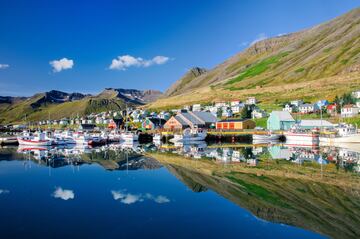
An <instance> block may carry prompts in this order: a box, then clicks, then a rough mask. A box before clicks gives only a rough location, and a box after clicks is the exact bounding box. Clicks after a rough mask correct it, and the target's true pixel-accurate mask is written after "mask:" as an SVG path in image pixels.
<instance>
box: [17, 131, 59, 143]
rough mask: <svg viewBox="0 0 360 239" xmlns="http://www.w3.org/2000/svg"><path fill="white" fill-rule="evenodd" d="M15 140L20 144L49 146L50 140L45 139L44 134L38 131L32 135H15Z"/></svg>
mask: <svg viewBox="0 0 360 239" xmlns="http://www.w3.org/2000/svg"><path fill="white" fill-rule="evenodd" d="M17 140H18V142H19V144H20V145H32V146H50V145H52V141H51V140H49V139H47V137H46V134H45V133H43V132H38V133H36V134H34V135H31V134H29V133H24V134H23V135H21V136H18V137H17Z"/></svg>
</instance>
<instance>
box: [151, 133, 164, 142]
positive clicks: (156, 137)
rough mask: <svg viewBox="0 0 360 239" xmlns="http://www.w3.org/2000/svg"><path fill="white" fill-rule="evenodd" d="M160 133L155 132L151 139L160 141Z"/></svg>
mask: <svg viewBox="0 0 360 239" xmlns="http://www.w3.org/2000/svg"><path fill="white" fill-rule="evenodd" d="M161 139H162V135H161V134H155V135H154V137H153V141H161Z"/></svg>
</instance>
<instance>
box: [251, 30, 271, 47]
mask: <svg viewBox="0 0 360 239" xmlns="http://www.w3.org/2000/svg"><path fill="white" fill-rule="evenodd" d="M267 38H268V36H267V35H266V34H265V33H260V34H259V35H257V37H256V38H255V39H254V40H253V41H252V42H251V43H250V46H252V45H254V44H255V43H257V42H259V41H262V40H265V39H267Z"/></svg>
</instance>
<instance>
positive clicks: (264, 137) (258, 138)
mask: <svg viewBox="0 0 360 239" xmlns="http://www.w3.org/2000/svg"><path fill="white" fill-rule="evenodd" d="M280 136H281V135H280V134H274V133H271V132H269V133H267V134H253V136H252V139H253V141H254V142H269V141H277V140H279V139H280Z"/></svg>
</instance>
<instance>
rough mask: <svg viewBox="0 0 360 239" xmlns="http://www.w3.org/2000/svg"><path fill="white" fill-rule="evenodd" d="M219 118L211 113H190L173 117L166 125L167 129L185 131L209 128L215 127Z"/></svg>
mask: <svg viewBox="0 0 360 239" xmlns="http://www.w3.org/2000/svg"><path fill="white" fill-rule="evenodd" d="M216 121H217V118H216V117H215V116H214V115H213V114H211V113H210V112H202V111H189V112H181V113H179V114H177V115H176V116H173V117H171V118H170V119H169V120H168V121H167V122H166V123H165V125H164V128H165V129H184V128H194V127H198V128H209V127H210V126H211V125H215V123H216Z"/></svg>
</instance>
